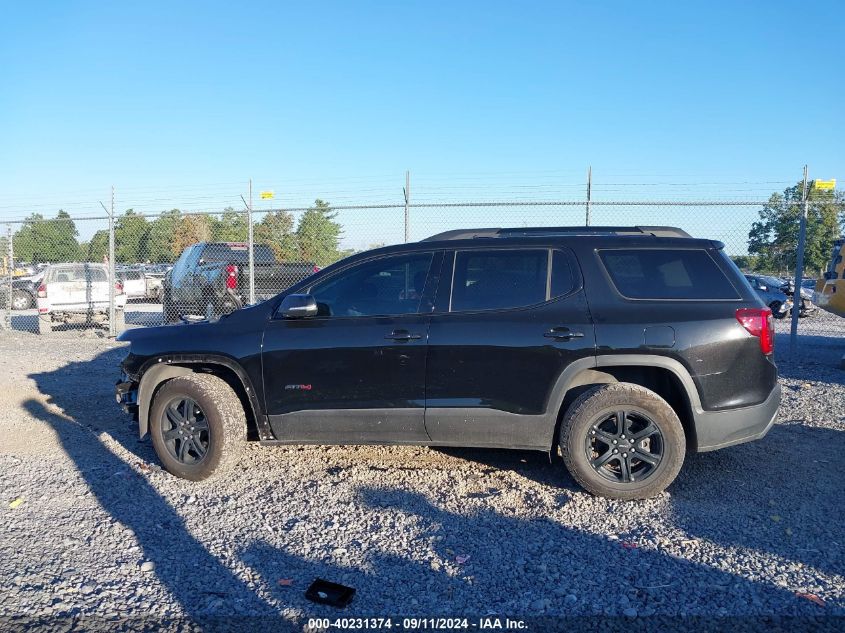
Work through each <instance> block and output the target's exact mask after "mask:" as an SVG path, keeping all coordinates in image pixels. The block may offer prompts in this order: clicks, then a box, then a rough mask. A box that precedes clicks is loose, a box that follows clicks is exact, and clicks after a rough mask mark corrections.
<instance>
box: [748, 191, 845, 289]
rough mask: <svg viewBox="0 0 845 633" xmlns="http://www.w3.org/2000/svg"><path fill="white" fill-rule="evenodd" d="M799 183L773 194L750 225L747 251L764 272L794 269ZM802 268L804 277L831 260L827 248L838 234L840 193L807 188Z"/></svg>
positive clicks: (817, 270)
mask: <svg viewBox="0 0 845 633" xmlns="http://www.w3.org/2000/svg"><path fill="white" fill-rule="evenodd" d="M802 190H803V187H802V183H798V184H797V185H795V186H794V187H789V188H787V189H786V190H784V192H783V194H780V193H774V194H772V196H771V197H770V198H769V201H768V202H767V203H766V205H765V206H764V207H763V209H762V210H761V211H760V214H759V216H760V217H759V220H758V221H756V222H754V224H752V225H751V231H749V233H748V252H749V254H751V255H757V256H758V257H757V268H758V269H759V270H765V271H772V272H775V271H784V272H787V271H794V270H795V264H796V261H797V253H798V232H799V222H800V219H801V214H802V213H803V204H802V201H801V195H802ZM809 201H810V205H809V212H808V215H807V240H806V243H805V247H804V270H805V271H806V273H807V276H815V275H817V274H819V273H820V271H822V270H823V269H824V268H825V267H826V265H827V262H828V260H829V259H830V249H831V248H832V246H833V240H835V239H836V238H837V237H838V236H839V235H840V233H841V230H842V227H841V220H842V218H841V214H842V209H843V202H845V198H843V195H842V192H834V191H820V190H817V189H815V188H811V189H810V194H809Z"/></svg>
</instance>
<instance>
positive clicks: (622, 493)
mask: <svg viewBox="0 0 845 633" xmlns="http://www.w3.org/2000/svg"><path fill="white" fill-rule="evenodd" d="M224 261H225V259H224ZM178 268H179V265H178V264H177V267H176V268H175V269H174V275H176V273H177V271H178ZM120 340H121V341H129V342H130V345H129V348H128V350H127V352H128V353H127V356H126V358H125V359H124V361H123V363H122V370H123V375H122V377H121V378H120V380H119V381H118V382H117V384H116V386H115V390H116V396H117V400H118V402H119V403H121V404H122V405H124V407H125V408H126V410H127V411H128V412H130V413H132V414H134V415H135V416H136V418H137V419H138V425H139V434H140V437H142V438H143V437H144V436H145V435H146V434H147V433H148V432H149V433H150V434H151V436H152V443H153V447H154V448H155V451H156V453H157V454H158V456H159V459H160V460H161V462H162V464H163V465H164V468H165V469H166V470H167V471H168V472H170V473H172V474H174V475H177V476H179V477H183V478H186V479H190V480H200V479H206V478H208V477H210V476H212V475H214V474H219V473H224V472H226V471H227V470H231V469H233V468H234V467H235V465H236V464H237V461H238V454H239V451H240V450H241V447H242V444H243V440H244V438H245V437H255V438H257V439H259V440H260V441H261V442H262V443H263V444H268V445H271V444H295V443H308V444H333V443H340V444H413V445H433V446H476V447H488V448H491V447H495V448H512V449H521V450H526V449H529V450H538V451H543V452H546V453H551V452H554V453H557V452H558V450H560V452H561V454H562V455H563V463H564V464H565V465H566V467H567V468H568V470H569V472H570V473H571V474H572V476H573V477H574V479H575V480H576V481H577V482H578V483H579V484H580V485H581V486H583V487H584V488H585V489H587V490H589V491H590V492H592V493H594V494H598V495H604V496H607V497H612V498H617V499H639V498H645V497H651V496H654V495H656V494H659V493H660V492H661V491H662V490H664V489H665V488H666V487H667V486H668V485H669V484H671V482H672V481H673V480H674V479H675V476H676V475H677V474H678V471H679V470H680V468H681V466H682V464H683V461H684V457H685V455H686V453H687V451H688V450H689V451H691V452H703V451H711V450H716V449H720V448H723V447H726V446H732V445H734V444H738V443H740V442H746V441H750V440H756V439H759V438H761V437H763V436H764V435H765V434H766V432H767V431H768V430H769V428H770V427H771V426H772V424H773V423H774V420H775V417H776V415H777V411H778V405H779V403H780V386H779V384H778V375H777V367H776V366H775V362H774V357H773V352H774V326H773V322H772V318H771V311H770V310H769V308H768V307H766V306H765V305H763V303H762V302H761V301H760V299H759V297H758V295H757V294H755V292H754V291H753V290H752V289H751V287H750V286H749V285H748V283H747V282H746V280H745V279H744V278H743V277H742V275H741V274H740V273H739V272H738V270H737V269H736V267H735V266H734V265H733V263H732V262H731V261H730V259H729V258H728V257H727V256H726V255H725V253H724V252H723V245H722V244H721V243H720V242H716V241H713V240H708V239H693V238H691V237H690V236H689V235H688V234H687V233H685V232H684V231H682V230H680V229H675V228H671V227H558V228H536V229H532V228H522V229H474V230H464V231H449V232H446V233H443V234H439V235H435V236H433V237H430V238H428V239H427V240H423V241H421V242H417V243H412V244H400V245H396V246H389V247H386V248H380V249H376V250H372V251H368V252H365V253H360V254H357V255H353V256H351V257H349V258H347V259H344V260H342V261H340V262H337V263H335V264H332V265H331V266H328V267H327V268H325V269H323V270H321V271H320V272H318V273H317V274H315V275H313V276H311V277H308V278H307V279H304V280H301V281H300V282H299V283H297V284H295V285H294V286H293V287H292V288H289V289H288V290H287V291H285V292H282V293H280V294H279V295H278V296H277V297H275V298H274V299H272V300H270V301H265V302H263V303H260V304H258V305H255V306H250V307H247V308H245V309H243V310H237V311H235V312H233V313H231V314H228V315H226V316H223V317H221V318H220V319H216V320H207V321H201V322H197V323H185V324H182V325H176V326H171V327H152V328H137V329H134V330H128V331H127V332H125V333H124V334H122V335H121V337H120ZM764 452H765V451H762V452H761V453H764ZM714 467H715V466H714ZM237 476H239V477H242V476H244V475H243V473H240V472H239V473H238V475H237Z"/></svg>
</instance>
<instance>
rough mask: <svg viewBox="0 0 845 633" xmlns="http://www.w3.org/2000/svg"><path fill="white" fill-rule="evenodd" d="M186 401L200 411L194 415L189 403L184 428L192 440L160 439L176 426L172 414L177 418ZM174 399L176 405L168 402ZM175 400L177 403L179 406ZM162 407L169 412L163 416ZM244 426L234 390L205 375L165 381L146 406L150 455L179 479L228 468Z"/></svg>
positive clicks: (212, 474) (236, 453) (217, 473)
mask: <svg viewBox="0 0 845 633" xmlns="http://www.w3.org/2000/svg"><path fill="white" fill-rule="evenodd" d="M186 401H192V402H193V403H195V404H196V405H197V406H198V407H199V410H200V413H201V414H202V416H200V414H199V413H197V411H196V409H194V408H193V407H192V406H191V407H190V408H191V410H192V411H193V416H190V415H189V416H188V421H187V425H188V426H187V427H186V431H185V433H186V436H187V437H191V440H195V441H194V443H193V444H191V441H188V440H183V439H180V438H179V437H173V439H171V440H166V439H165V434H167V433H168V432H170V433H171V437H172V433H173V432H174V431H176V430H177V428H176V425H174V424H173V419H174V418H177V419H178V418H179V417H182V414H183V413H184V411H185V409H186V408H188V405H186V404H185V402H186ZM174 402H176V403H177V405H176V407H173V403H174ZM179 403H182V404H181V408H180V404H179ZM168 409H170V411H169V412H170V416H167V413H168ZM191 417H193V422H192V421H191ZM202 419H204V421H205V424H204V425H202V421H201V420H202ZM194 425H196V426H204V427H205V430H204V431H197V430H196V426H194ZM165 427H166V428H165ZM192 428H193V429H194V431H193V433H192V432H191V430H190V429H192ZM245 429H246V415H245V413H244V410H243V406H242V405H241V401H240V399H239V398H238V396H237V394H236V393H235V392H234V390H233V389H232V388H231V387H230V386H229V385H228V383H226V382H225V381H224V380H222V379H221V378H218V377H217V376H212V375H210V374H191V375H189V376H180V377H178V378H173V379H172V380H168V381H167V382H165V383H164V385H162V387H161V388H160V389H159V390H158V392H157V393H156V395H155V398H154V399H153V403H152V406H151V407H150V434H151V435H152V439H153V447H154V448H155V451H156V454H157V455H158V458H159V460H160V461H161V463H162V465H163V466H164V469H165V470H166V471H167V472H169V473H170V474H172V475H176V476H177V477H180V478H182V479H189V480H191V481H201V480H203V479H209V478H211V477H219V476H222V475H224V474H226V473H227V472H229V471H230V470H232V468H233V467H234V466H235V465H236V464H237V462H238V458H239V457H240V452H241V448H242V446H243V439H244V435H245ZM197 441H198V442H199V444H197ZM183 445H184V446H187V448H186V449H185V450H184V451H182V452H183V454H184V458H183V459H179V455H180V450H181V449H182V447H183ZM199 445H204V446H205V450H204V453H203V455H202V457H201V458H200V457H199V454H200V451H198V450H197V446H199ZM200 448H202V447H201V446H200Z"/></svg>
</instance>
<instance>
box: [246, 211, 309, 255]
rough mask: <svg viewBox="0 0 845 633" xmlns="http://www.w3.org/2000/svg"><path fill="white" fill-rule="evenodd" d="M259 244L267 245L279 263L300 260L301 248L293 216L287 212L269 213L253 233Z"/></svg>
mask: <svg viewBox="0 0 845 633" xmlns="http://www.w3.org/2000/svg"><path fill="white" fill-rule="evenodd" d="M253 233H254V236H255V242H256V243H257V244H267V245H268V246H269V247H270V248H272V249H273V252H274V253H275V254H276V259H278V260H279V261H283V262H284V261H288V262H289V261H295V260H297V259H299V246H298V244H297V240H296V233H295V232H294V230H293V216H292V215H291V214H290V213H287V212H286V211H275V212H272V213H267V214H265V216H264V217H263V218H262V219H261V222H259V223H258V224H256V225H255V230H254V231H253Z"/></svg>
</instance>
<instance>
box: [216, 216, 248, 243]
mask: <svg viewBox="0 0 845 633" xmlns="http://www.w3.org/2000/svg"><path fill="white" fill-rule="evenodd" d="M248 237H249V227H248V226H247V218H246V213H245V212H243V211H235V210H234V209H233V208H232V207H226V208H225V209H223V213H222V214H221V216H220V218H219V219H216V218H213V217H212V218H211V239H212V240H214V241H215V242H246V241H247V238H248Z"/></svg>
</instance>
